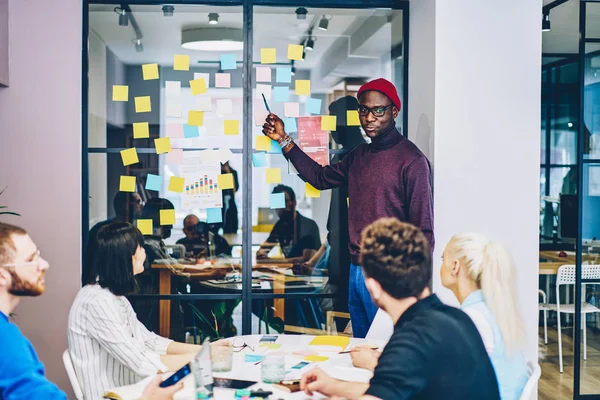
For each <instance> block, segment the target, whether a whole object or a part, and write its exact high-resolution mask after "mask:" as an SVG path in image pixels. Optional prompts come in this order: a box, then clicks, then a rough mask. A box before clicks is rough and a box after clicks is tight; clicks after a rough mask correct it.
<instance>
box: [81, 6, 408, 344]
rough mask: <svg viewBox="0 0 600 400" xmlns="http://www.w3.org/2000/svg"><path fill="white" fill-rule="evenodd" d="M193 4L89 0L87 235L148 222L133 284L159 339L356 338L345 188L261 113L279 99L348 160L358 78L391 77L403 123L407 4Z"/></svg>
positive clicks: (323, 150)
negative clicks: (299, 153)
mask: <svg viewBox="0 0 600 400" xmlns="http://www.w3.org/2000/svg"><path fill="white" fill-rule="evenodd" d="M180 3H184V4H180ZM193 3H194V4H192V2H190V1H185V2H175V3H169V4H167V5H165V4H162V3H154V2H151V1H147V2H138V1H135V2H128V3H114V4H113V3H109V2H103V1H99V2H87V1H86V2H84V31H83V36H84V43H87V46H86V48H84V65H83V88H84V92H83V113H84V114H83V131H84V138H83V146H84V148H83V158H84V159H83V166H84V174H83V175H84V182H83V188H84V190H83V200H84V212H83V213H84V221H83V232H84V243H86V242H87V240H88V237H89V234H88V232H89V231H90V229H92V228H93V227H95V226H96V229H97V227H98V226H100V225H97V224H102V223H103V222H105V221H113V220H116V221H118V220H122V221H128V222H132V223H134V224H136V225H137V226H138V228H139V229H140V230H141V231H142V233H143V234H144V237H145V248H146V253H147V266H146V269H145V271H144V273H142V274H141V275H139V276H138V286H139V287H138V290H137V291H136V293H135V294H133V295H131V296H129V298H130V300H131V302H132V304H133V305H134V308H135V310H136V312H137V314H138V317H139V318H140V320H141V321H142V322H143V323H144V324H146V326H147V327H148V328H150V329H152V330H154V331H156V332H159V333H160V334H161V335H163V336H167V337H171V338H173V339H177V340H187V341H190V342H192V341H195V342H198V341H199V340H201V339H202V338H203V337H205V336H210V337H225V336H232V335H236V334H242V333H244V334H249V333H276V332H277V333H281V332H285V333H317V334H318V333H321V334H322V333H332V334H350V332H351V328H350V327H349V326H348V322H349V319H348V315H347V280H348V266H349V261H348V250H347V244H348V238H347V222H346V221H347V207H348V202H347V192H346V191H345V189H344V188H340V189H335V190H333V191H323V192H319V191H317V190H315V189H314V188H312V187H310V186H309V185H307V184H305V182H304V181H303V180H302V179H301V178H300V177H299V176H298V174H297V172H296V171H295V169H294V167H293V166H292V165H291V164H289V163H288V162H287V161H286V159H285V158H284V157H283V155H282V154H281V149H280V148H279V147H278V145H277V144H276V143H273V142H270V141H269V140H267V139H265V137H264V136H263V135H262V133H261V130H262V127H261V125H262V124H263V121H264V119H265V117H266V115H267V112H268V111H267V110H268V109H270V110H271V111H272V112H273V113H276V114H278V115H279V116H281V117H282V118H284V121H285V126H286V130H287V131H288V132H289V133H290V135H291V136H292V137H294V139H296V143H298V144H299V145H300V146H301V147H302V148H303V149H304V151H306V152H307V153H308V154H309V155H310V156H311V157H313V158H314V159H315V160H316V161H317V162H319V163H321V164H329V163H335V162H338V161H339V160H341V159H342V158H343V157H344V155H345V153H346V152H348V151H349V150H351V149H352V148H353V146H356V145H357V144H358V143H360V142H362V141H364V140H365V135H364V133H363V132H362V130H361V128H360V126H358V125H357V124H356V119H355V118H354V117H355V115H354V114H355V113H356V109H357V105H356V102H355V100H353V97H354V96H355V94H356V91H357V90H358V87H359V86H360V85H361V84H362V83H364V82H366V81H368V80H370V79H373V78H377V77H384V78H387V79H389V80H391V81H392V82H394V83H395V84H396V86H397V88H398V91H399V93H401V96H402V98H403V100H404V101H403V110H402V111H401V116H400V117H399V118H398V120H397V125H398V127H399V128H403V127H405V126H406V119H407V113H406V97H407V96H406V95H407V93H408V88H407V85H406V76H407V68H408V67H407V66H408V61H407V60H406V58H405V55H406V54H407V49H408V47H407V46H408V44H407V39H408V37H407V33H408V23H407V21H408V8H407V3H405V2H392V1H387V2H386V1H370V2H364V1H345V2H338V1H329V2H311V3H310V5H311V7H307V6H305V5H303V4H301V3H298V4H296V3H292V2H287V1H286V2H276V1H272V2H268V1H253V2H250V1H245V2H244V1H239V2H231V1H212V2H210V5H208V4H202V2H193ZM321 3H322V4H321ZM282 5H285V6H282ZM263 96H264V98H263ZM92 233H93V231H92ZM85 272H86V263H85V261H84V265H83V273H84V274H85Z"/></svg>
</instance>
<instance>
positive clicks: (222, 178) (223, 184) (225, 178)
mask: <svg viewBox="0 0 600 400" xmlns="http://www.w3.org/2000/svg"><path fill="white" fill-rule="evenodd" d="M217 181H218V182H219V189H221V190H225V189H233V174H221V175H219V176H218V177H217Z"/></svg>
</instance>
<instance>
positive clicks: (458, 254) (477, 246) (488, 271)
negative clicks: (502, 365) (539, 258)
mask: <svg viewBox="0 0 600 400" xmlns="http://www.w3.org/2000/svg"><path fill="white" fill-rule="evenodd" d="M447 248H448V252H449V255H450V256H451V258H452V259H455V260H458V261H459V262H460V263H461V265H462V266H463V268H464V267H466V274H467V276H468V277H469V278H470V279H472V280H473V281H475V282H477V285H478V286H479V287H480V288H481V290H482V292H483V297H484V298H485V303H486V304H487V306H488V308H489V309H490V311H491V313H492V315H493V316H494V318H495V320H496V323H497V324H498V328H499V329H500V332H501V334H502V339H503V340H504V346H505V348H506V352H507V353H508V354H509V355H510V354H512V352H513V351H515V350H522V349H523V347H524V345H525V329H524V326H523V319H522V318H521V313H520V312H519V308H518V307H517V293H516V286H517V285H516V279H515V275H516V270H515V266H514V263H513V260H512V257H511V256H510V254H509V253H508V252H507V251H506V249H505V248H504V246H502V245H501V244H499V243H495V242H490V241H489V240H488V239H487V238H486V237H485V236H483V235H480V234H478V233H460V234H458V235H454V236H453V237H452V239H450V242H449V243H448V246H447Z"/></svg>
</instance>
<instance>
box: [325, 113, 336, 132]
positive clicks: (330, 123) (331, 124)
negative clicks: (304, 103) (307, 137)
mask: <svg viewBox="0 0 600 400" xmlns="http://www.w3.org/2000/svg"><path fill="white" fill-rule="evenodd" d="M336 123H337V117H336V116H335V115H322V116H321V130H323V131H335V129H336V128H335V125H336Z"/></svg>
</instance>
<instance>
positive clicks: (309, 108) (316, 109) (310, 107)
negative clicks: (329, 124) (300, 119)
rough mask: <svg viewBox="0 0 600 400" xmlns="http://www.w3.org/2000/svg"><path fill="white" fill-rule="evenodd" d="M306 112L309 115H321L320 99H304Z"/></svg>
mask: <svg viewBox="0 0 600 400" xmlns="http://www.w3.org/2000/svg"><path fill="white" fill-rule="evenodd" d="M306 112H308V113H310V114H321V99H313V98H312V97H309V98H308V99H306Z"/></svg>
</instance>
